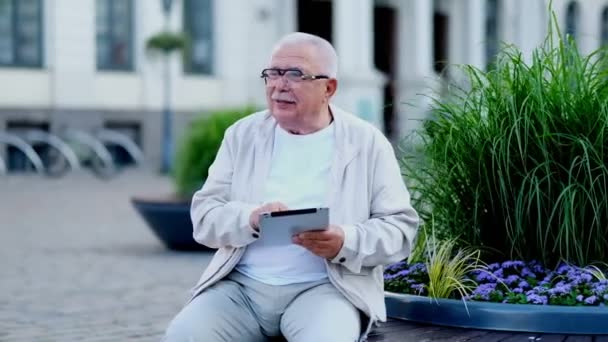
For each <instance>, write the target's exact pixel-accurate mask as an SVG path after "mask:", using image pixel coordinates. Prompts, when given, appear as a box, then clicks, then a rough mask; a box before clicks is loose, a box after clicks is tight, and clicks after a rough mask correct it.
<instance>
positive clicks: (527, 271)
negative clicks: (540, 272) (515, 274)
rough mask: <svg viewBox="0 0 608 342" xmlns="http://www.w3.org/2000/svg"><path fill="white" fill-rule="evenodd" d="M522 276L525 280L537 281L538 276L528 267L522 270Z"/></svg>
mask: <svg viewBox="0 0 608 342" xmlns="http://www.w3.org/2000/svg"><path fill="white" fill-rule="evenodd" d="M521 276H522V277H524V278H533V279H536V274H534V272H532V271H530V269H529V268H528V267H524V268H523V269H522V270H521Z"/></svg>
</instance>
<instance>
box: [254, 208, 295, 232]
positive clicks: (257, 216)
mask: <svg viewBox="0 0 608 342" xmlns="http://www.w3.org/2000/svg"><path fill="white" fill-rule="evenodd" d="M285 210H287V206H286V205H285V204H283V203H281V202H271V203H266V204H264V205H263V206H261V207H259V208H257V209H256V210H254V211H252V212H251V215H250V216H249V225H250V226H251V228H253V229H255V230H256V231H258V232H259V231H260V214H262V213H273V212H275V211H285Z"/></svg>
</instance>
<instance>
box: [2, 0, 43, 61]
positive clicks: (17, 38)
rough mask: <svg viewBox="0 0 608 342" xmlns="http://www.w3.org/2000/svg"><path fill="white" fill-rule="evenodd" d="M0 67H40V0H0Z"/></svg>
mask: <svg viewBox="0 0 608 342" xmlns="http://www.w3.org/2000/svg"><path fill="white" fill-rule="evenodd" d="M0 65H2V66H24V67H41V66H42V2H41V0H0Z"/></svg>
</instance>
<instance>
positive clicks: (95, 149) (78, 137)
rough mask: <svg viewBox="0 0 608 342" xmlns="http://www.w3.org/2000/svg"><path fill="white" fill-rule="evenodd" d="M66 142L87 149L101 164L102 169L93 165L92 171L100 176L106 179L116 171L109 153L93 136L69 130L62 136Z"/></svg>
mask: <svg viewBox="0 0 608 342" xmlns="http://www.w3.org/2000/svg"><path fill="white" fill-rule="evenodd" d="M64 137H65V139H66V140H69V141H73V142H76V143H78V144H80V145H84V146H85V147H87V148H88V149H89V150H90V152H92V153H93V154H94V155H95V157H97V159H98V160H99V161H100V162H101V164H103V166H102V167H99V166H98V165H95V164H93V170H94V171H95V172H96V173H97V174H98V175H100V176H103V177H107V176H109V175H110V174H112V173H114V171H116V167H115V165H114V161H113V160H112V155H111V154H110V151H108V149H107V148H106V147H105V146H104V144H103V143H102V142H101V141H100V140H99V139H97V138H95V137H94V136H93V135H91V134H89V133H86V132H84V131H80V130H69V131H67V132H66V133H65V135H64Z"/></svg>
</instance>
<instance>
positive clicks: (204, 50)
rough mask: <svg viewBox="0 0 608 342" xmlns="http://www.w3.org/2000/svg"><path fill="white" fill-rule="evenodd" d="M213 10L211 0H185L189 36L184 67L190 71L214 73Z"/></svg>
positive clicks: (185, 16) (194, 72)
mask: <svg viewBox="0 0 608 342" xmlns="http://www.w3.org/2000/svg"><path fill="white" fill-rule="evenodd" d="M212 10H213V8H212V3H211V0H184V31H185V32H186V34H187V35H188V38H189V44H188V48H187V49H186V52H185V54H184V69H185V71H186V72H188V73H193V74H207V75H209V74H211V73H212V70H213V21H212Z"/></svg>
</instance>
